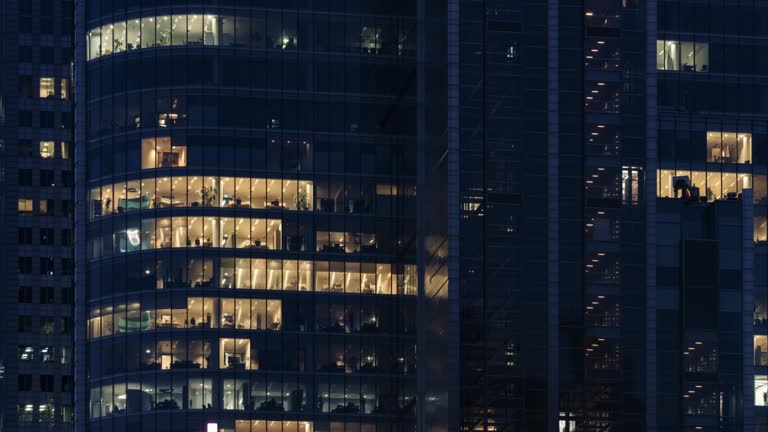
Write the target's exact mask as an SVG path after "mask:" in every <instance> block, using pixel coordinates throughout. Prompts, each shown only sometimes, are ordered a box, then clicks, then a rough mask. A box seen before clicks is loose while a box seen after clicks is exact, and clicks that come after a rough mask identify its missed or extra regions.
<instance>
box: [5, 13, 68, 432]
mask: <svg viewBox="0 0 768 432" xmlns="http://www.w3.org/2000/svg"><path fill="white" fill-rule="evenodd" d="M73 11H74V9H73V2H72V1H69V0H66V1H57V2H54V1H50V0H42V1H39V2H38V1H35V2H29V1H16V0H9V1H4V2H3V3H2V5H0V59H1V60H0V67H1V68H2V69H0V203H1V204H0V227H2V231H0V232H1V234H0V274H2V275H3V276H2V287H3V288H2V291H1V293H0V311H1V313H2V319H0V430H2V431H18V430H61V431H68V430H72V408H73V407H72V390H73V386H74V381H73V374H72V352H73V341H72V335H73V327H74V323H73V320H72V312H73V311H72V298H73V284H72V270H73V268H74V261H73V255H72V249H73V247H72V245H73V232H72V215H73V208H74V205H73V204H74V202H73V195H74V194H73V191H74V190H73V186H74V184H73V179H74V176H73V164H72V160H73V152H72V144H73V136H72V112H73V105H72V88H71V70H72V45H73V39H72V32H73V20H72V14H73Z"/></svg>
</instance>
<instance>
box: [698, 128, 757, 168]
mask: <svg viewBox="0 0 768 432" xmlns="http://www.w3.org/2000/svg"><path fill="white" fill-rule="evenodd" d="M707 162H721V163H751V162H752V134H749V133H736V132H707Z"/></svg>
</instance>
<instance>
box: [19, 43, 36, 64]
mask: <svg viewBox="0 0 768 432" xmlns="http://www.w3.org/2000/svg"><path fill="white" fill-rule="evenodd" d="M33 53H34V47H31V46H29V45H19V63H32V58H33V57H32V54H33Z"/></svg>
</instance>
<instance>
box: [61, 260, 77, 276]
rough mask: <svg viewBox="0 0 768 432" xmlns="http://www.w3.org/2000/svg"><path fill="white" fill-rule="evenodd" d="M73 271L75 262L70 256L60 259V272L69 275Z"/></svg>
mask: <svg viewBox="0 0 768 432" xmlns="http://www.w3.org/2000/svg"><path fill="white" fill-rule="evenodd" d="M74 271H75V262H74V261H73V260H72V259H71V258H62V259H61V274H64V275H71V274H73V273H74Z"/></svg>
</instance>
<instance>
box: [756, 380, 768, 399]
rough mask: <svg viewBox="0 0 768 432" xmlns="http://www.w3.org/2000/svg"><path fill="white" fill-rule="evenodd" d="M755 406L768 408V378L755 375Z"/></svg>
mask: <svg viewBox="0 0 768 432" xmlns="http://www.w3.org/2000/svg"><path fill="white" fill-rule="evenodd" d="M755 406H768V376H765V375H755Z"/></svg>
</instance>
